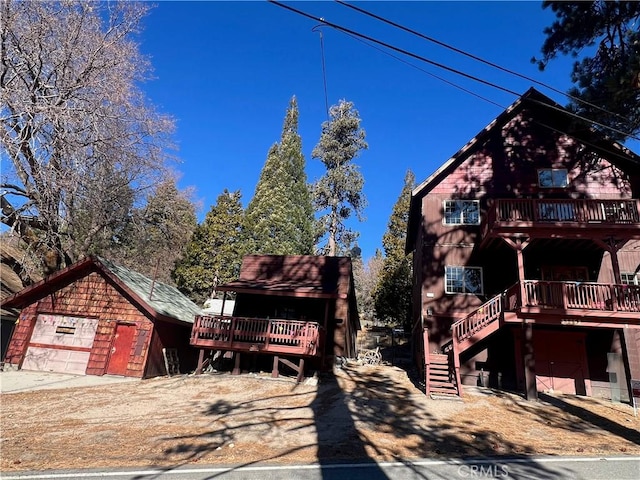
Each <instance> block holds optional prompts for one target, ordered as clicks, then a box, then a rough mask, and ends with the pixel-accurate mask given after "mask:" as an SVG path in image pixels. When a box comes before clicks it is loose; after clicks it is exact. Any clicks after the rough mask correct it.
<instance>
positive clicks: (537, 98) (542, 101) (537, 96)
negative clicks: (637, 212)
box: [405, 88, 640, 253]
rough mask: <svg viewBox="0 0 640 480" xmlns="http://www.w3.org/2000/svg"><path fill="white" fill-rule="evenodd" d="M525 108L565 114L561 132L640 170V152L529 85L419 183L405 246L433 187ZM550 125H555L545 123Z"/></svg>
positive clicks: (411, 244)
mask: <svg viewBox="0 0 640 480" xmlns="http://www.w3.org/2000/svg"><path fill="white" fill-rule="evenodd" d="M524 108H536V109H537V110H539V111H543V112H544V114H545V115H548V116H550V117H551V116H555V117H562V118H564V119H565V121H570V122H571V124H572V126H573V128H571V129H569V130H571V131H563V132H562V133H564V134H566V135H569V136H571V137H573V138H575V139H576V140H578V141H580V142H582V143H586V144H587V145H589V147H590V148H591V149H592V150H593V151H595V152H597V153H599V154H601V155H602V156H603V157H604V158H608V159H609V160H610V161H611V162H612V163H614V164H617V165H618V166H619V167H620V168H622V169H623V170H625V169H628V168H633V169H636V170H640V156H638V155H636V154H635V153H633V152H632V151H631V150H629V149H628V148H626V147H625V146H624V145H622V144H620V143H618V142H614V141H612V140H610V139H608V138H606V137H605V136H604V135H602V134H601V133H599V132H597V131H596V130H595V129H593V127H592V125H591V124H589V123H587V122H586V121H584V120H580V119H579V118H577V117H576V116H575V115H574V114H572V113H571V112H569V111H568V110H567V109H565V108H564V107H562V106H561V105H559V104H558V103H556V102H554V101H553V100H552V99H550V98H549V97H547V96H546V95H543V94H542V93H540V92H539V91H538V90H536V89H535V88H530V89H529V90H527V92H525V93H524V94H523V95H522V96H521V97H520V98H518V99H517V100H516V101H515V102H514V103H513V104H511V105H510V106H509V107H508V108H507V109H506V110H505V111H504V112H502V113H501V114H500V115H498V116H497V117H496V118H495V119H494V120H493V121H492V122H491V123H489V124H488V125H487V126H486V127H484V128H483V129H482V130H481V131H480V132H478V133H477V134H476V136H475V137H473V138H472V139H471V140H469V141H468V142H467V143H466V145H464V146H463V147H462V148H461V149H460V150H458V151H457V152H456V153H455V154H454V155H453V156H452V157H451V158H449V160H447V161H446V162H445V163H444V164H442V165H441V166H440V167H439V168H438V169H437V170H436V171H435V172H433V173H432V174H431V175H430V176H429V177H428V178H427V179H426V180H425V181H424V182H422V183H421V184H420V185H418V186H417V187H416V188H414V189H413V191H412V192H411V206H410V210H409V225H408V228H407V230H408V232H407V244H406V247H405V250H406V252H407V253H410V252H411V251H413V249H414V242H415V239H416V235H417V231H418V228H419V227H420V222H421V214H422V212H421V209H422V207H421V206H422V198H423V197H424V196H425V195H427V194H428V193H429V192H430V191H431V189H433V188H434V187H435V186H436V185H438V184H439V183H440V182H441V181H442V180H443V179H444V178H445V177H446V176H447V175H449V174H450V173H451V172H452V171H454V170H455V169H456V168H458V167H459V166H460V165H461V164H462V163H463V162H464V161H465V160H466V159H467V158H469V156H470V155H472V154H473V153H475V152H476V150H477V149H478V148H480V147H481V146H482V145H483V144H484V142H485V140H486V139H487V138H488V137H490V136H491V134H492V133H493V132H494V131H495V130H496V129H498V128H502V127H503V126H504V125H505V124H506V123H508V122H509V121H510V120H512V119H513V118H514V117H516V116H517V115H518V114H519V113H520V112H522V110H523V109H524ZM546 126H547V127H548V128H551V129H553V127H551V126H549V125H546Z"/></svg>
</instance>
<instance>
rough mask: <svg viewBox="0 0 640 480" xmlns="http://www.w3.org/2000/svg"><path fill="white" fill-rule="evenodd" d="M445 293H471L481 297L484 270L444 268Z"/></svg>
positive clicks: (475, 268)
mask: <svg viewBox="0 0 640 480" xmlns="http://www.w3.org/2000/svg"><path fill="white" fill-rule="evenodd" d="M444 291H445V293H470V294H476V295H481V294H482V293H483V288H482V268H480V267H454V266H446V267H445V268H444Z"/></svg>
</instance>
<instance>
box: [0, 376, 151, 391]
mask: <svg viewBox="0 0 640 480" xmlns="http://www.w3.org/2000/svg"><path fill="white" fill-rule="evenodd" d="M137 381H140V379H139V378H130V377H118V376H113V375H103V376H101V377H98V376H95V375H71V374H67V373H52V372H32V371H28V370H9V371H6V372H5V371H3V372H0V393H3V394H4V393H19V392H29V391H32V390H43V389H54V388H70V387H92V386H96V385H106V384H110V383H122V382H137Z"/></svg>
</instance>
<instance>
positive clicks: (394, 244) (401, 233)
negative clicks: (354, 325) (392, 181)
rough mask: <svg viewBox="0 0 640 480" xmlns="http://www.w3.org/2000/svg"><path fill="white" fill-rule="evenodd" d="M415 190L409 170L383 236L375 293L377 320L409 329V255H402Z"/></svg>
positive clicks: (413, 179) (411, 278)
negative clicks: (381, 264) (382, 258)
mask: <svg viewBox="0 0 640 480" xmlns="http://www.w3.org/2000/svg"><path fill="white" fill-rule="evenodd" d="M414 187H415V176H414V174H413V172H412V171H411V170H408V171H407V173H406V175H405V177H404V186H403V187H402V192H401V193H400V196H399V197H398V200H397V201H396V203H395V205H394V206H393V210H392V212H391V217H390V218H389V223H388V226H387V231H386V232H385V234H384V235H383V237H382V246H383V248H384V252H385V259H384V264H383V267H382V272H381V274H380V278H379V281H378V286H377V288H376V292H375V306H376V315H377V317H378V318H379V319H383V320H385V321H387V322H389V323H394V324H402V325H403V326H404V327H405V329H410V328H411V286H412V282H413V271H412V255H411V254H410V255H406V254H405V243H406V239H407V225H408V222H409V204H410V202H411V191H412V190H413V188H414Z"/></svg>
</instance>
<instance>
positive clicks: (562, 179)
mask: <svg viewBox="0 0 640 480" xmlns="http://www.w3.org/2000/svg"><path fill="white" fill-rule="evenodd" d="M568 177H569V174H568V172H567V169H566V168H541V169H540V170H538V185H539V186H540V187H542V188H564V187H566V186H567V185H569V180H568Z"/></svg>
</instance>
